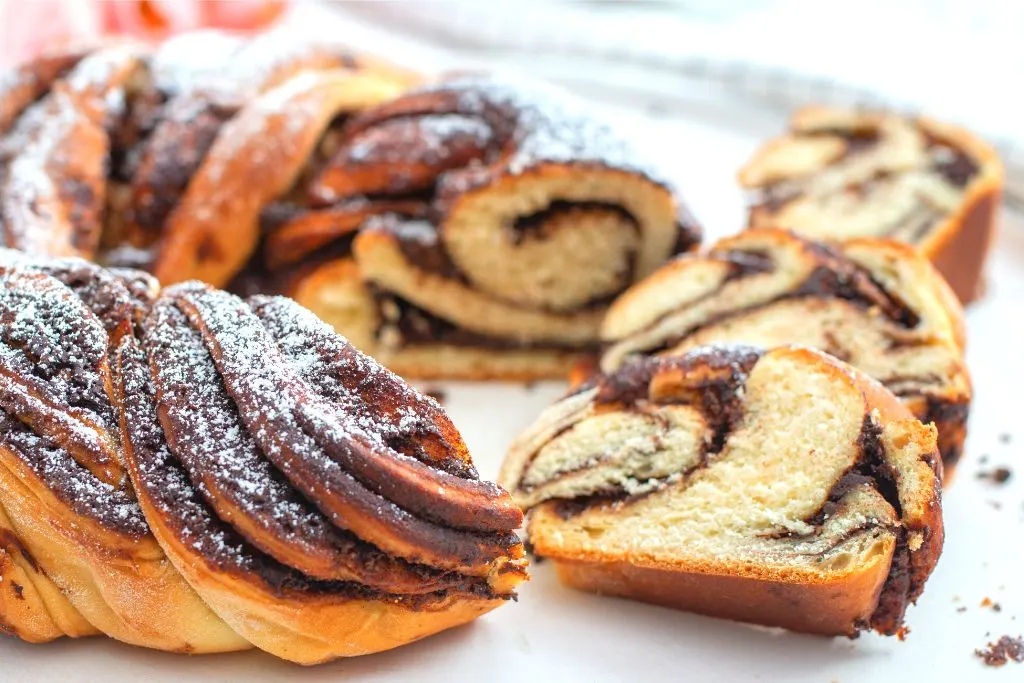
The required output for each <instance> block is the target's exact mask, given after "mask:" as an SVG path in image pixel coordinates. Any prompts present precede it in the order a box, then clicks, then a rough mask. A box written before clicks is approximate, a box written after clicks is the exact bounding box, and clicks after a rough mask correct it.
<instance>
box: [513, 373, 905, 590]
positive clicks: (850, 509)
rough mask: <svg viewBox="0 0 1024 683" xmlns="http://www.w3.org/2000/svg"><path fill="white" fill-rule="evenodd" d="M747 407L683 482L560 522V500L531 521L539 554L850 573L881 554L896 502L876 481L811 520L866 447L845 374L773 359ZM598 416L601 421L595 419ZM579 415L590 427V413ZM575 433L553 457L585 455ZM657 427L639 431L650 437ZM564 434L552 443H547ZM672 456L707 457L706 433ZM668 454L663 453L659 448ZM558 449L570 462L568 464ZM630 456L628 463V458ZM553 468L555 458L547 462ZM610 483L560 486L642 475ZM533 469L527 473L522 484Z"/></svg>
mask: <svg viewBox="0 0 1024 683" xmlns="http://www.w3.org/2000/svg"><path fill="white" fill-rule="evenodd" d="M745 396H746V400H745V406H744V414H743V417H742V418H741V420H740V422H739V423H738V424H737V425H736V427H735V430H734V431H733V433H732V434H730V435H729V436H728V437H727V439H726V441H725V445H724V447H723V449H722V451H721V452H720V453H719V454H717V455H715V456H713V457H712V458H710V459H709V461H708V462H707V463H706V464H705V465H704V466H703V467H700V468H698V469H696V470H695V471H693V472H692V473H691V474H689V475H688V476H685V477H684V478H682V479H681V480H680V481H678V482H675V483H669V484H667V485H666V486H664V487H663V488H661V489H659V490H657V491H654V492H652V493H649V494H647V495H644V496H640V497H637V498H635V499H628V498H627V499H625V500H623V501H618V502H609V503H603V504H596V505H593V506H590V507H586V508H585V509H584V510H583V511H582V512H579V513H578V514H574V515H572V516H569V517H568V518H565V519H563V518H562V516H560V515H559V514H558V512H556V511H555V509H556V507H557V505H558V504H557V503H549V504H548V505H546V506H544V507H542V508H541V509H540V510H538V513H539V514H537V515H535V517H534V519H533V521H532V522H531V527H530V531H531V539H532V541H533V543H534V547H535V548H536V549H537V552H538V553H540V554H542V555H550V556H553V557H556V558H557V557H559V556H563V555H572V556H574V557H581V556H583V557H586V556H597V555H601V556H605V557H624V558H629V559H630V560H631V561H634V562H641V563H651V564H669V565H679V564H683V565H688V566H695V565H701V566H706V567H713V566H721V567H724V566H730V565H734V564H740V565H742V566H750V567H761V568H762V569H761V570H760V571H763V572H765V573H771V572H772V571H774V570H776V569H779V568H789V569H793V568H800V569H805V570H809V571H813V572H828V571H831V570H832V569H833V568H836V570H837V571H839V570H841V571H848V570H849V568H850V565H856V564H861V563H867V562H871V561H875V560H877V555H879V554H885V553H891V552H892V549H893V547H894V543H895V535H894V531H893V530H891V529H890V528H889V527H890V526H891V525H892V524H894V523H896V522H897V521H898V516H897V514H896V511H895V510H894V509H893V507H892V505H891V504H890V503H888V502H887V501H886V500H885V498H884V497H882V495H881V494H880V493H879V492H878V491H877V490H875V489H873V488H871V487H869V486H862V487H855V488H853V489H851V491H850V492H849V493H847V494H845V495H844V497H843V499H842V500H841V501H840V503H839V505H838V506H837V509H836V512H835V513H834V514H833V515H831V516H830V517H828V519H826V520H824V521H823V522H815V521H814V520H813V518H814V517H815V515H816V514H817V513H819V511H820V510H821V509H822V507H823V506H824V504H825V503H826V501H827V499H828V497H829V494H830V491H831V490H832V487H833V486H834V485H835V484H836V482H838V481H839V479H840V478H841V477H842V475H843V474H844V473H846V472H847V471H849V470H851V469H852V468H853V467H855V466H856V464H857V463H858V461H859V460H860V459H861V458H862V457H863V456H862V448H863V447H862V444H861V443H860V441H861V431H862V427H863V423H864V419H865V401H864V396H863V395H862V394H861V393H860V392H859V391H858V390H857V389H856V388H855V387H853V386H851V384H850V383H849V382H848V381H846V380H845V379H844V378H843V377H842V376H841V375H839V374H837V373H834V372H830V371H828V369H822V370H819V371H817V372H813V373H808V372H806V365H805V364H804V363H801V362H800V361H799V360H798V359H795V358H792V357H787V356H771V355H769V356H767V357H765V358H764V359H762V360H761V361H760V362H759V363H758V364H757V365H756V366H755V367H754V369H753V371H752V372H751V374H750V376H749V379H748V381H747V384H746V390H745ZM589 419H591V420H592V419H595V418H589ZM581 424H586V421H584V422H583V423H581ZM578 428H579V427H578V426H577V428H574V429H573V430H569V431H566V432H565V433H564V434H563V435H562V436H561V437H556V438H555V439H553V440H552V441H551V444H550V445H549V447H548V450H547V453H546V454H547V455H548V457H550V454H552V453H557V452H562V453H574V452H576V453H581V451H582V449H585V448H588V447H589V446H590V444H589V443H587V442H583V443H581V444H580V445H579V446H578V447H577V448H574V447H573V443H574V442H575V441H576V440H577V436H575V435H574V432H576V431H577V429H578ZM650 431H651V430H649V429H648V430H647V432H646V433H642V434H638V435H637V436H638V437H640V436H646V437H648V438H649V437H650ZM559 441H564V443H562V444H561V445H560V446H558V447H557V450H552V449H551V447H552V446H554V445H555V444H558V443H559ZM665 448H667V449H675V448H681V449H683V450H684V451H686V452H685V453H683V454H679V455H673V456H671V458H672V459H673V460H675V461H676V462H693V461H695V460H696V461H698V462H699V461H700V460H701V459H702V456H701V454H700V450H701V444H700V442H699V441H698V442H696V443H695V442H693V441H689V442H687V440H682V439H680V440H676V441H674V442H672V443H671V444H666V445H665ZM661 458H666V456H661ZM570 459H571V458H569V457H568V456H564V457H563V458H562V460H563V463H562V466H563V467H569V468H571V465H570V464H569V463H568V462H566V460H570ZM627 464H628V461H624V465H627ZM545 467H546V468H547V469H551V465H549V464H545ZM606 472H607V474H606V481H605V482H603V483H602V484H598V485H597V486H595V485H594V482H590V481H588V482H585V483H584V485H582V486H579V487H577V488H575V490H566V488H562V489H561V490H558V491H556V492H554V493H557V495H558V496H559V497H561V498H569V497H576V496H588V495H590V494H591V493H593V492H594V491H595V490H600V489H601V488H602V487H603V485H606V484H610V483H612V482H615V481H616V480H621V479H622V478H624V477H627V476H629V475H635V474H636V472H630V471H623V470H622V469H621V468H620V469H619V470H617V471H616V470H612V469H606ZM529 477H530V470H529V469H528V470H527V474H526V477H525V478H524V481H526V480H527V479H528V478H529Z"/></svg>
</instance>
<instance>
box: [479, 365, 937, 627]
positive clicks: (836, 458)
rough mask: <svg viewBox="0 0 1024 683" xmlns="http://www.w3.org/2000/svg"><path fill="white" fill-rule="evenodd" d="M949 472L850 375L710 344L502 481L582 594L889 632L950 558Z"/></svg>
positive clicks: (573, 405)
mask: <svg viewBox="0 0 1024 683" xmlns="http://www.w3.org/2000/svg"><path fill="white" fill-rule="evenodd" d="M940 469H941V465H940V463H939V461H938V457H937V451H936V446H935V433H934V429H932V428H930V427H926V426H924V425H921V424H920V423H919V422H917V421H916V420H913V419H912V418H911V417H910V414H909V413H908V412H907V411H906V410H905V408H903V407H902V406H901V405H900V404H899V402H898V401H897V400H896V398H895V397H894V396H892V395H891V394H889V393H887V392H886V391H885V390H884V389H882V388H881V387H880V386H879V385H877V384H876V383H874V382H872V381H871V380H868V379H867V378H866V377H865V376H863V375H860V374H859V373H857V372H856V371H854V370H852V369H851V368H850V367H849V366H845V365H843V364H842V363H840V362H839V361H836V360H834V359H832V358H830V357H828V356H825V355H823V354H821V353H819V352H816V351H812V350H810V349H807V348H802V347H780V348H776V349H772V350H768V351H763V350H760V349H756V348H752V347H746V346H727V345H717V346H704V347H699V348H696V349H694V350H691V351H689V352H688V353H686V354H685V355H679V356H672V357H648V358H643V359H639V360H637V361H635V362H633V363H630V364H627V365H625V366H623V367H622V368H620V369H619V370H616V371H615V372H611V373H604V374H601V375H599V376H597V377H595V378H593V379H592V380H591V381H590V382H588V383H586V384H584V385H582V386H581V387H579V388H577V389H576V390H575V391H574V392H573V393H571V394H569V395H568V396H566V397H565V398H563V399H562V400H560V401H558V402H556V403H555V404H554V405H553V406H551V407H550V408H548V409H547V410H546V411H545V412H544V413H543V414H542V415H541V416H540V417H539V418H538V420H537V422H536V423H535V424H534V425H532V426H531V427H530V428H528V429H527V430H526V431H525V432H524V433H523V434H522V435H521V436H520V437H519V438H518V439H517V440H516V441H515V442H514V443H513V445H512V446H511V448H510V449H509V452H508V455H507V456H506V459H505V462H504V463H503V466H502V471H501V474H500V477H499V480H500V481H501V482H502V483H503V485H505V486H507V487H508V488H509V489H510V490H511V491H512V492H513V497H514V498H515V499H516V500H517V501H518V502H519V503H520V504H521V505H523V507H524V508H527V509H528V510H529V511H530V522H529V524H528V533H529V541H530V543H531V544H532V547H533V548H534V552H535V553H537V554H538V555H539V556H542V557H548V558H552V559H554V560H555V562H556V563H559V564H562V563H564V567H563V568H562V570H561V571H560V575H562V576H564V577H566V580H568V581H569V582H570V583H572V584H574V585H577V586H578V587H581V588H585V589H590V590H598V592H610V593H612V594H617V595H624V596H627V597H638V598H639V599H643V600H650V601H655V602H661V603H664V604H669V605H674V606H681V607H683V608H684V609H692V610H696V611H701V612H706V613H710V614H717V615H720V616H728V617H730V618H733V619H742V620H747V621H754V622H757V623H765V624H768V625H778V626H786V627H788V628H794V629H798V630H809V631H812V632H819V633H830V634H846V635H854V634H856V632H857V631H859V630H861V629H864V628H873V629H875V630H877V631H879V632H881V633H884V634H888V635H892V634H895V633H897V632H900V631H901V629H902V620H903V615H904V612H905V610H906V607H907V605H908V604H909V603H911V602H913V601H915V600H916V599H917V598H918V597H919V596H920V594H921V591H922V590H923V586H924V582H925V580H926V578H927V577H928V575H929V574H930V573H931V571H932V569H933V568H934V565H935V562H936V560H937V559H938V555H939V552H940V550H941V547H942V542H943V532H942V517H941V513H940V510H939V496H940V483H939V478H938V472H939V470H940ZM880 555H884V556H885V559H884V560H883V561H881V562H879V561H878V557H879V556H880ZM606 565H607V567H608V568H610V573H606V569H605V566H606ZM571 567H572V568H575V569H573V570H572V571H570V570H569V568H571ZM856 574H859V575H860V576H861V578H859V579H858V580H857V581H855V582H853V584H852V585H851V587H850V588H846V587H843V586H842V585H841V584H843V583H844V582H845V581H847V580H849V577H850V576H851V575H856ZM609 576H614V577H615V578H614V580H606V577H609ZM723 576H728V577H730V579H731V581H730V582H728V583H725V584H718V583H716V582H719V581H721V577H723ZM704 582H706V586H705V585H704ZM745 582H750V585H749V586H748V585H746V583H745ZM818 585H825V586H828V587H829V588H828V590H829V591H830V592H829V595H831V596H832V598H833V600H834V601H835V602H834V603H833V602H832V601H826V602H827V603H828V604H827V605H826V604H823V603H821V602H820V601H819V600H818V599H816V598H815V597H814V596H815V595H816V591H818V588H817V586H818ZM652 586H654V587H657V586H661V589H660V591H659V590H652ZM864 586H867V588H866V589H865V588H864ZM705 588H706V589H707V591H709V592H710V595H709V594H708V593H706V592H705V590H704V589H705ZM741 595H742V596H748V597H749V598H750V599H751V600H753V601H754V602H751V603H748V602H747V601H746V600H745V599H741V598H740V597H739V596H741ZM758 595H770V596H791V597H790V598H788V599H787V598H786V597H779V598H778V599H776V598H775V597H771V598H766V600H767V604H755V603H756V602H757V601H759V600H761V598H757V597H756V596H758ZM711 596H713V597H711ZM722 596H728V598H729V599H728V600H724V601H723V599H722ZM808 596H810V598H808ZM819 597H820V596H819ZM723 603H725V604H723ZM840 605H843V606H842V607H840ZM833 608H834V609H836V611H835V612H834V613H833V612H831V610H832V609H833Z"/></svg>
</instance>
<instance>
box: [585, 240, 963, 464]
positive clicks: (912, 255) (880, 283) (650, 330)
mask: <svg viewBox="0 0 1024 683" xmlns="http://www.w3.org/2000/svg"><path fill="white" fill-rule="evenodd" d="M963 334H964V332H963V320H962V311H961V309H960V304H959V303H958V302H957V300H956V297H955V296H954V295H953V293H952V292H951V291H950V290H949V287H948V286H947V285H946V283H945V282H944V281H943V279H942V277H941V276H940V275H939V274H938V273H937V272H936V271H935V269H934V268H933V267H932V265H931V264H930V263H929V262H928V260H927V259H926V258H925V257H924V256H923V255H921V254H920V253H919V252H917V251H916V250H915V249H913V248H911V247H909V246H907V245H903V244H899V243H897V242H893V241H889V240H876V239H855V240H849V241H847V242H846V243H845V244H843V245H840V246H836V247H834V248H832V247H826V246H824V245H822V244H819V243H816V242H811V241H808V240H805V239H802V238H800V237H797V236H795V235H793V234H791V233H788V232H784V231H782V230H772V229H767V228H765V229H754V230H748V231H746V232H744V233H741V234H739V235H737V236H736V237H730V238H726V239H723V240H721V241H719V242H718V243H717V244H715V245H714V246H712V247H711V248H710V249H709V250H707V251H706V252H705V253H702V254H692V255H687V256H685V257H682V258H679V259H677V260H675V261H673V262H672V263H670V264H668V265H666V266H664V267H663V268H662V269H660V270H659V271H658V272H656V273H655V274H654V275H652V276H650V277H649V278H647V279H646V280H644V281H643V282H641V283H639V284H637V285H635V286H634V287H633V288H632V289H630V290H629V291H628V292H626V293H625V294H623V295H622V296H621V297H620V298H619V299H618V300H617V301H616V302H615V303H614V304H613V305H612V307H611V308H610V309H609V312H608V316H607V318H605V320H604V323H603V326H602V330H601V338H602V341H603V343H604V344H605V347H604V353H603V355H602V358H601V367H602V369H603V370H605V371H612V370H615V369H617V368H619V367H621V366H622V365H624V364H626V363H628V362H629V361H630V360H631V359H633V358H636V357H639V356H645V355H672V354H681V353H684V352H686V351H688V350H689V349H692V348H694V347H697V346H701V345H704V344H708V343H712V342H741V343H748V344H756V345H760V346H764V347H768V348H770V347H773V346H778V345H782V344H804V345H808V346H813V347H816V348H818V349H820V350H822V351H825V352H826V353H829V354H831V355H832V356H835V357H836V358H839V359H840V360H842V361H845V362H847V363H849V364H851V365H853V366H854V367H856V368H858V369H860V370H861V371H863V372H865V373H866V374H868V375H870V376H871V377H873V378H874V379H876V380H878V381H880V382H881V383H882V384H884V385H885V386H886V387H887V388H888V389H889V390H890V391H892V392H893V393H894V394H896V395H897V396H899V397H900V398H901V399H902V400H903V402H904V403H905V404H906V405H907V407H908V408H910V410H911V412H912V413H914V415H915V416H917V418H918V419H920V420H921V421H922V422H934V423H935V426H936V427H937V428H938V431H939V450H940V451H941V453H942V459H943V462H944V463H945V465H946V470H947V476H948V474H949V473H950V472H951V470H952V468H953V466H954V465H955V464H956V462H957V461H958V460H959V458H960V454H961V452H962V450H963V445H964V438H965V436H966V429H967V415H968V410H969V408H970V403H971V381H970V376H969V374H968V371H967V367H966V365H965V363H964V355H963V341H964V340H963Z"/></svg>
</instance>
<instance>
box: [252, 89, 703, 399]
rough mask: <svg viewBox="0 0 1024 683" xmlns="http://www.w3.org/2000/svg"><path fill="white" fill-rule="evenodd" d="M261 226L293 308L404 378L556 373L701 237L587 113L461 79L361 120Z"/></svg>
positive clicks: (544, 96)
mask: <svg viewBox="0 0 1024 683" xmlns="http://www.w3.org/2000/svg"><path fill="white" fill-rule="evenodd" d="M308 191H309V195H310V199H311V201H312V202H313V203H314V204H315V205H319V206H320V207H322V208H319V209H315V210H312V211H304V212H303V211H299V212H296V213H294V214H293V215H290V216H284V217H283V218H280V219H279V220H277V221H276V222H275V224H274V225H272V226H271V227H270V228H269V229H268V237H267V242H266V255H267V262H268V265H270V266H271V268H272V270H274V271H275V272H277V273H279V274H282V273H283V274H284V275H283V278H284V279H285V280H286V281H288V282H289V285H288V286H287V291H288V293H290V294H292V295H293V296H294V297H295V298H296V299H297V300H298V301H299V302H300V303H302V304H304V305H306V306H308V307H309V308H310V309H312V310H313V311H314V312H316V313H317V314H319V315H320V316H321V317H322V318H323V319H324V320H326V321H328V322H330V323H331V324H333V325H334V326H335V327H336V328H337V329H338V330H340V331H341V332H342V333H344V334H345V335H346V336H348V337H349V338H350V339H351V340H352V341H353V342H354V343H355V344H356V345H357V346H358V347H359V348H361V349H363V350H365V351H367V352H369V353H372V354H373V355H374V356H375V357H377V358H378V359H380V360H381V361H382V362H384V363H385V364H386V365H388V366H389V367H391V368H392V369H394V370H396V371H397V372H399V373H401V374H406V375H410V376H417V377H462V378H487V377H496V378H520V379H530V378H537V377H561V376H564V375H565V373H566V371H567V369H568V367H569V366H570V365H571V363H572V362H573V360H574V359H577V358H579V357H580V356H581V355H582V354H586V353H592V352H593V351H594V350H595V347H596V343H597V330H598V326H599V325H600V321H601V318H602V316H603V314H604V311H605V309H606V308H607V305H608V303H609V301H610V300H611V298H613V297H614V296H615V295H617V294H618V293H620V292H621V291H622V290H624V289H625V288H626V287H628V286H629V284H631V283H632V282H634V281H636V280H637V279H639V278H641V277H644V276H645V275H647V274H648V273H650V272H652V271H653V270H654V269H655V268H657V267H658V266H659V265H660V264H661V263H663V262H664V261H665V260H666V259H667V258H668V257H669V256H670V255H672V254H675V253H678V252H681V251H686V250H688V249H690V248H691V247H692V246H693V245H695V244H696V243H697V242H698V240H699V228H698V227H697V226H696V224H695V222H694V221H693V219H692V218H691V217H690V216H689V215H688V214H687V213H686V210H685V208H684V207H682V206H681V205H680V204H679V202H678V200H677V199H676V197H675V196H674V194H673V192H672V189H671V187H670V186H669V185H668V183H667V182H665V181H664V180H663V179H661V177H660V176H659V175H658V174H657V173H656V172H655V171H654V170H652V169H651V168H649V167H648V166H647V165H646V164H645V163H643V162H642V160H641V159H640V158H639V157H638V156H637V155H636V154H635V153H634V152H633V151H632V150H631V149H630V148H629V147H628V146H627V145H626V144H625V143H624V142H623V141H622V140H621V139H620V138H618V137H617V136H616V135H615V134H613V133H612V132H611V131H610V130H609V129H608V128H607V127H606V126H605V125H603V124H601V123H599V122H598V121H595V120H594V119H593V118H592V116H591V115H590V114H589V113H587V112H585V111H584V108H583V106H582V105H581V104H580V103H577V102H575V101H572V100H570V99H568V98H567V96H565V95H563V94H560V93H558V92H557V91H554V92H551V91H549V90H547V89H544V88H541V87H539V86H537V85H534V84H524V83H519V82H511V81H502V80H495V79H488V78H482V77H458V78H451V79H447V80H444V81H442V82H440V83H437V84H431V85H428V86H423V87H420V88H417V89H414V90H412V91H410V92H408V93H406V94H405V95H402V96H401V97H398V98H397V99H395V100H392V101H390V102H387V103H385V104H382V105H380V106H377V107H374V108H371V109H369V110H367V111H365V112H364V113H363V114H361V115H359V116H357V117H356V118H354V119H353V120H352V121H351V122H350V123H349V124H347V125H346V126H345V128H344V130H343V135H342V137H341V139H340V142H339V145H338V146H337V148H336V151H335V152H334V154H333V155H332V156H331V157H330V158H329V159H328V161H327V163H326V165H325V166H324V167H323V168H322V170H321V171H320V173H319V175H317V176H316V177H315V178H314V179H313V181H312V182H311V183H310V185H309V189H308Z"/></svg>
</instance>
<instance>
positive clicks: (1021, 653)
mask: <svg viewBox="0 0 1024 683" xmlns="http://www.w3.org/2000/svg"><path fill="white" fill-rule="evenodd" d="M974 654H975V655H977V656H978V657H981V659H982V661H983V662H985V665H986V666H1005V665H1006V663H1007V662H1010V661H1014V662H1017V663H1018V664H1019V663H1021V662H1024V638H1021V637H1020V636H1017V637H1016V638H1011V637H1010V636H1003V637H1001V638H1000V639H999V640H997V641H996V642H994V643H989V644H988V648H987V649H983V650H975V651H974Z"/></svg>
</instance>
